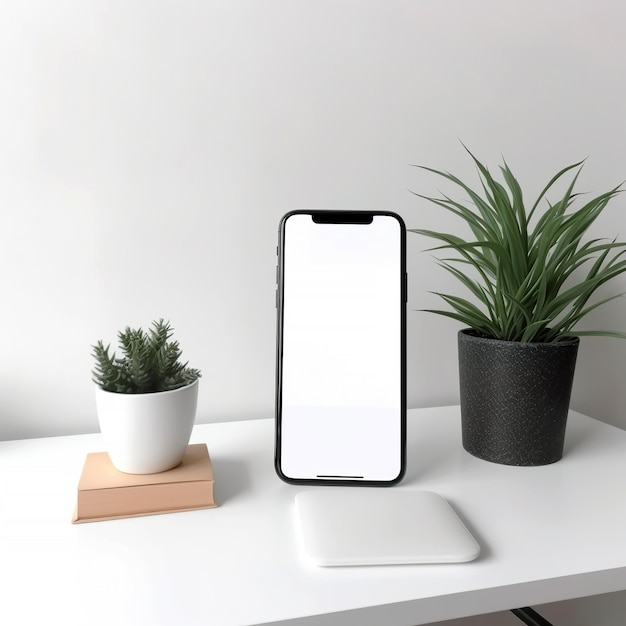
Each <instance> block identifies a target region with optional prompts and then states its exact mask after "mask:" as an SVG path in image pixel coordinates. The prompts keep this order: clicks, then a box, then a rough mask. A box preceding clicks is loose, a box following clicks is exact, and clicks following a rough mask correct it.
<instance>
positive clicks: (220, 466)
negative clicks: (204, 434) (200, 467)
mask: <svg viewBox="0 0 626 626" xmlns="http://www.w3.org/2000/svg"><path fill="white" fill-rule="evenodd" d="M211 464H212V466H213V476H214V479H215V488H214V491H215V493H214V495H215V502H216V503H217V505H218V506H221V505H222V504H225V503H226V502H229V501H230V500H234V499H235V498H237V497H238V496H239V495H241V494H242V493H245V492H246V491H248V490H249V489H251V488H252V481H251V477H250V469H249V467H247V466H246V463H244V462H242V461H239V460H237V459H232V458H226V457H224V458H221V457H219V456H218V457H213V456H212V457H211Z"/></svg>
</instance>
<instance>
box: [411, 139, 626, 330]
mask: <svg viewBox="0 0 626 626" xmlns="http://www.w3.org/2000/svg"><path fill="white" fill-rule="evenodd" d="M468 153H469V155H470V156H471V158H472V159H473V161H474V163H475V165H476V167H477V169H478V175H479V178H480V184H481V188H480V191H475V190H474V189H472V188H471V187H469V186H468V185H467V184H465V183H464V182H463V181H461V180H460V179H459V178H457V177H456V176H454V175H453V174H450V173H449V172H442V171H439V170H436V169H432V168H429V167H423V166H418V167H421V169H424V170H426V171H428V172H431V173H433V174H436V175H438V176H441V177H443V178H445V179H447V180H448V181H450V182H452V183H454V184H455V185H456V186H457V187H459V188H460V190H461V191H462V192H463V195H464V199H463V200H454V199H453V198H451V197H448V196H447V195H441V196H440V197H428V196H423V195H421V194H415V195H416V196H418V197H420V198H423V199H425V200H428V201H429V202H431V203H434V204H435V205H437V206H439V207H441V208H443V209H445V210H446V211H449V212H451V213H453V214H454V215H456V216H457V217H459V218H460V219H461V220H463V221H464V222H465V223H466V224H467V226H469V228H470V230H471V232H472V234H473V239H472V240H465V239H462V238H461V237H459V236H456V235H453V234H450V233H444V232H438V231H432V230H423V229H411V231H412V232H415V233H419V234H421V235H424V236H426V237H430V238H432V239H435V240H437V241H439V242H440V243H441V244H442V245H440V246H437V247H435V248H432V249H431V250H433V251H437V252H438V253H441V252H442V251H445V250H450V251H452V252H453V253H454V255H453V256H452V257H448V256H444V257H441V256H440V257H439V258H438V262H439V264H440V265H441V266H442V267H443V268H444V269H445V270H447V271H448V272H450V273H451V274H452V275H453V276H455V277H456V278H457V279H458V280H459V281H460V282H461V283H462V285H463V286H464V287H465V288H466V289H467V290H468V291H469V292H470V293H471V295H472V296H473V298H472V299H471V300H468V299H465V298H461V297H458V296H455V295H451V294H445V293H439V292H435V293H436V294H437V295H438V296H439V297H440V298H441V299H442V300H443V301H444V302H445V303H446V304H447V305H448V306H449V307H450V309H448V310H433V309H429V311H430V312H432V313H437V314H439V315H444V316H447V317H451V318H453V319H456V320H458V321H459V322H461V323H462V324H464V325H465V326H469V327H470V328H473V329H474V330H476V331H477V332H479V333H481V334H483V335H485V336H488V337H494V338H497V339H504V340H508V341H522V342H527V341H535V342H554V341H559V339H563V338H564V337H571V336H574V335H577V336H582V335H605V336H613V337H622V338H626V333H622V332H616V331H608V330H593V331H589V330H588V331H577V330H576V329H575V327H576V325H577V324H578V322H579V321H580V320H581V319H582V318H583V317H584V316H585V315H587V314H588V313H589V312H591V311H592V310H594V309H595V308H597V307H599V306H601V305H603V304H605V303H606V302H609V301H610V300H613V299H615V298H617V297H619V296H621V295H623V294H617V295H613V296H610V297H606V298H603V299H600V300H599V301H595V302H593V303H591V302H590V299H591V296H592V295H593V294H594V293H595V292H596V290H597V289H598V288H599V287H601V286H602V285H604V284H605V283H606V282H608V281H610V280H612V279H613V278H616V277H617V276H619V275H620V274H622V273H623V272H624V271H626V260H625V259H624V254H625V253H626V243H619V242H616V241H615V240H607V239H592V240H590V241H584V240H583V238H584V235H585V233H586V232H587V230H588V229H589V227H590V226H591V225H592V224H593V222H594V221H595V220H596V218H597V217H598V216H599V215H600V214H601V213H602V211H603V210H604V208H605V207H606V205H607V204H608V203H609V201H610V200H611V199H613V198H614V197H615V196H616V195H617V194H619V193H621V185H619V186H618V187H615V188H614V189H611V190H610V191H607V192H605V193H603V194H600V195H599V196H597V197H594V198H592V199H591V200H588V201H586V202H584V203H583V204H582V206H580V207H578V208H575V207H574V204H575V201H577V200H578V199H579V194H577V193H574V187H575V185H576V181H577V179H578V176H579V174H580V171H581V169H582V166H583V163H582V162H580V163H574V164H573V165H569V166H567V167H565V168H563V169H562V170H560V171H559V172H558V173H557V174H555V175H554V176H553V177H552V179H551V180H550V181H549V182H548V184H547V185H546V186H545V188H544V189H543V190H542V192H541V193H540V194H539V196H538V198H537V200H536V201H535V202H534V203H533V205H532V207H531V208H530V210H527V209H526V206H525V204H524V199H523V195H522V189H521V187H520V185H519V183H518V181H517V179H516V178H515V176H514V175H513V173H512V172H511V170H510V169H509V166H508V165H507V163H506V161H503V165H502V166H500V173H501V175H502V182H498V181H497V180H496V179H495V178H494V177H493V176H492V175H491V174H490V172H489V170H488V169H487V168H486V167H485V166H484V165H483V164H482V163H481V162H480V161H478V159H476V157H474V155H473V154H472V153H471V152H469V150H468ZM568 174H569V175H570V176H571V180H570V182H569V183H568V184H567V188H566V190H565V193H563V194H562V195H561V197H560V200H558V201H557V202H555V203H554V204H552V203H550V202H549V201H548V199H547V197H546V196H547V194H548V192H549V191H551V190H553V189H554V186H555V184H556V183H557V182H558V181H562V179H563V180H566V179H564V177H566V175H568ZM562 182H563V181H562ZM541 206H543V209H542V208H540V207H541Z"/></svg>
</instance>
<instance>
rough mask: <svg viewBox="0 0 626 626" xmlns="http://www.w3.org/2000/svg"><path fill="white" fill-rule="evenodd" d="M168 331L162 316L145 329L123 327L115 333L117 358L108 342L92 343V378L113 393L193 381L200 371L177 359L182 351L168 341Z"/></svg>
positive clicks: (167, 388) (158, 388) (172, 386)
mask: <svg viewBox="0 0 626 626" xmlns="http://www.w3.org/2000/svg"><path fill="white" fill-rule="evenodd" d="M172 333H173V329H172V328H171V326H170V323H169V322H164V321H163V320H162V319H161V320H158V321H154V322H153V323H152V328H150V329H149V330H148V331H147V332H146V331H144V330H143V329H141V328H137V329H132V328H129V327H126V330H124V331H120V332H119V333H118V340H119V346H120V349H121V351H122V355H123V356H122V357H121V358H120V357H116V355H115V353H113V354H110V353H109V350H110V345H107V346H105V345H104V343H103V342H102V341H98V343H96V345H94V346H92V356H93V357H94V359H95V361H96V366H95V368H94V369H93V371H92V375H93V381H94V382H95V383H96V384H97V385H100V387H102V388H103V389H104V390H105V391H114V392H117V393H153V392H158V391H171V390H173V389H178V388H179V387H184V386H185V385H189V384H191V383H193V382H195V381H196V380H197V379H198V378H200V376H201V373H200V371H199V370H197V369H193V368H190V367H187V363H181V362H180V356H181V354H182V352H181V349H180V346H179V345H178V342H177V341H170V338H171V336H172Z"/></svg>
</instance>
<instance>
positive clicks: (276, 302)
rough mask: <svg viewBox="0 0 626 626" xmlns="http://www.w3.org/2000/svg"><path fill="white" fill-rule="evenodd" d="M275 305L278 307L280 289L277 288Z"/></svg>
mask: <svg viewBox="0 0 626 626" xmlns="http://www.w3.org/2000/svg"><path fill="white" fill-rule="evenodd" d="M274 307H275V308H278V289H277V290H276V299H275V301H274Z"/></svg>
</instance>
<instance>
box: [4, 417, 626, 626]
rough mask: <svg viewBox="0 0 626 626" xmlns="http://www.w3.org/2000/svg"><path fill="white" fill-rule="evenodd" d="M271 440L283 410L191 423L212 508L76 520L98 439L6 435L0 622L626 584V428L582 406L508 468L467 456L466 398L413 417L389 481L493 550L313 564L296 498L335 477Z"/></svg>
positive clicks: (289, 612)
mask: <svg viewBox="0 0 626 626" xmlns="http://www.w3.org/2000/svg"><path fill="white" fill-rule="evenodd" d="M273 438H274V422H273V420H271V419H266V420H259V421H247V422H230V423H219V424H208V425H197V426H196V427H195V429H194V433H193V435H192V443H199V442H206V443H207V445H208V447H209V451H210V454H211V458H212V461H213V466H214V472H215V481H216V483H215V484H216V487H215V492H216V499H217V502H218V504H219V507H218V508H216V509H208V510H201V511H192V512H185V513H174V514H168V515H156V516H150V517H140V518H131V519H124V520H115V521H107V522H96V523H88V524H79V525H73V524H71V523H70V520H71V516H72V511H73V507H74V502H75V497H76V486H77V483H78V479H79V476H80V472H81V469H82V465H83V462H84V459H85V455H86V454H87V453H88V452H94V451H99V450H102V449H103V448H102V442H101V439H100V435H78V436H72V437H55V438H49V439H31V440H24V441H7V442H0V621H1V622H2V623H6V624H45V623H49V622H53V623H56V622H58V623H63V624H66V625H67V624H72V625H73V624H86V623H88V624H115V626H124V625H131V624H132V625H133V626H135V625H137V624H150V625H151V626H152V625H159V624H164V625H165V624H167V625H170V624H171V625H174V624H176V625H181V626H183V625H184V626H189V625H196V624H210V625H215V626H222V625H237V626H244V625H247V624H266V623H273V622H277V621H282V620H294V621H293V624H294V625H295V624H298V625H301V626H307V625H313V624H325V625H330V624H332V625H333V626H341V625H342V624H355V625H357V624H358V625H359V626H367V625H369V624H371V625H376V626H379V625H380V624H385V625H386V626H391V625H393V624H405V625H408V624H426V623H430V622H435V621H438V620H443V619H450V618H455V617H461V616H466V615H473V614H480V613H487V612H490V611H496V610H502V609H508V608H515V607H518V606H527V605H533V604H541V603H545V602H551V601H557V600H563V599H567V598H572V597H578V596H585V595H593V594H598V593H603V592H610V591H616V590H620V589H625V588H626V497H625V481H626V478H625V477H626V432H625V431H622V430H619V429H616V428H614V427H611V426H608V425H606V424H603V423H600V422H598V421H596V420H593V419H590V418H588V417H585V416H582V415H580V414H577V413H573V412H572V413H570V420H569V424H568V431H567V438H566V449H565V454H564V457H563V459H562V460H561V461H559V462H558V463H555V464H554V465H549V466H545V467H536V468H528V467H527V468H519V467H508V466H501V465H495V464H491V463H487V462H485V461H481V460H479V459H476V458H474V457H472V456H470V455H469V454H467V453H466V452H465V451H464V450H463V449H462V447H461V441H460V418H459V409H458V407H440V408H434V409H413V410H410V411H409V420H408V468H407V474H406V477H405V479H404V481H403V482H402V483H400V485H398V486H397V487H393V489H419V490H429V491H434V492H436V493H439V494H441V495H442V496H443V497H444V498H446V499H447V500H448V502H449V503H450V504H451V505H452V506H453V508H454V509H455V510H456V512H457V514H458V515H459V517H461V519H462V520H463V522H464V523H465V525H466V526H467V527H468V528H469V529H470V531H471V532H472V534H473V535H474V536H475V538H476V539H477V540H478V542H479V543H480V545H481V555H480V556H479V558H478V559H477V560H475V561H473V562H470V563H461V564H440V565H400V566H379V567H348V568H321V567H316V566H314V565H310V564H308V563H307V562H306V561H304V560H303V559H302V558H301V556H300V554H299V551H298V546H297V542H296V537H295V528H294V515H293V513H294V506H293V502H294V496H295V494H296V493H297V492H298V491H302V490H307V489H333V487H299V486H293V485H287V484H285V483H282V482H281V481H280V480H279V479H278V477H277V476H276V475H275V473H274V468H273V440H274V439H273ZM355 488H356V487H355ZM389 524H390V526H391V527H393V519H390V520H389ZM299 618H300V619H299ZM288 623H289V624H291V623H292V622H291V621H289V622H288Z"/></svg>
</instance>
